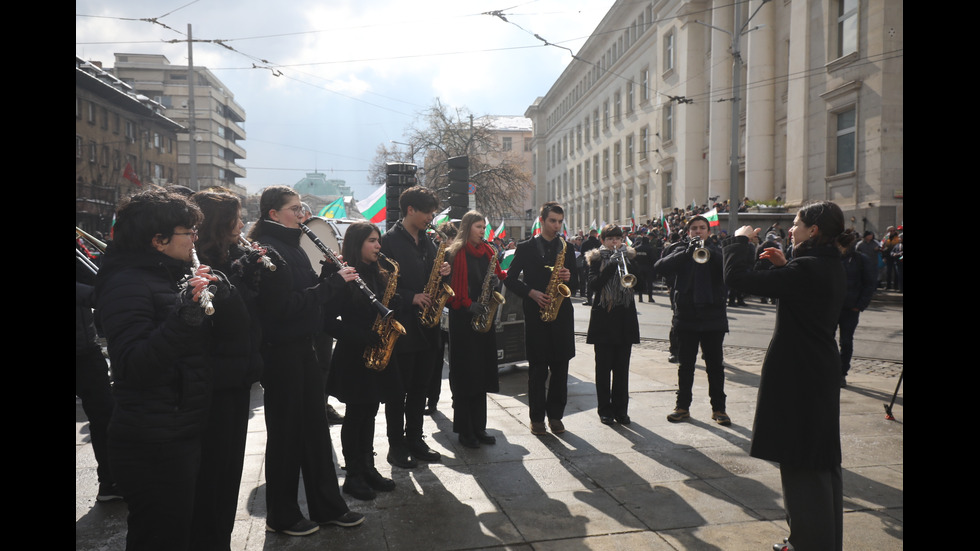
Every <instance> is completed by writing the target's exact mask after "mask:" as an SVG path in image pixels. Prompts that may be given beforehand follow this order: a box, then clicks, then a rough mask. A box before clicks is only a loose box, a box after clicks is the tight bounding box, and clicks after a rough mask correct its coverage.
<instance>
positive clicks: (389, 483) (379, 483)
mask: <svg viewBox="0 0 980 551" xmlns="http://www.w3.org/2000/svg"><path fill="white" fill-rule="evenodd" d="M364 481H365V482H367V485H368V486H370V487H371V489H372V490H374V491H376V492H391V491H394V489H395V481H394V480H392V479H390V478H385V477H384V476H382V474H381V473H379V472H378V469H377V468H375V466H374V450H370V451H368V453H366V454H365V455H364Z"/></svg>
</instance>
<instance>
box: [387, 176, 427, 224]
mask: <svg viewBox="0 0 980 551" xmlns="http://www.w3.org/2000/svg"><path fill="white" fill-rule="evenodd" d="M417 171H418V166H416V165H414V164H412V163H385V225H386V227H388V228H390V227H392V226H394V225H395V222H397V221H398V219H399V218H401V211H400V210H399V207H398V198H399V197H401V195H402V192H403V191H405V190H406V189H408V188H410V187H412V186H414V185H416V184H418V183H419V180H418V178H417V177H416V176H415V173H416V172H417Z"/></svg>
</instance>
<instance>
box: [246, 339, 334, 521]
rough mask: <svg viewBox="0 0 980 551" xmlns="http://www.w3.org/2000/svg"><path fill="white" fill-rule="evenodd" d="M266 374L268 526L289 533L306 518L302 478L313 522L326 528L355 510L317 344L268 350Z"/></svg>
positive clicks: (265, 353) (269, 347) (302, 342)
mask: <svg viewBox="0 0 980 551" xmlns="http://www.w3.org/2000/svg"><path fill="white" fill-rule="evenodd" d="M262 357H263V359H264V360H265V371H264V373H263V376H262V386H263V388H264V389H265V395H264V398H265V426H266V432H267V439H266V450H265V478H266V508H267V510H268V517H267V519H266V520H267V522H268V524H269V526H271V527H272V528H274V529H284V528H288V527H290V526H292V525H293V524H295V523H297V522H298V521H299V520H300V519H302V518H303V513H302V511H300V507H299V495H298V492H299V475H300V472H301V471H302V473H303V486H304V487H305V489H306V501H307V504H308V506H309V514H310V520H312V521H315V522H326V521H328V520H331V519H334V518H337V517H339V516H341V515H343V514H344V513H346V512H347V511H349V510H350V509H349V508H348V507H347V503H346V502H345V501H344V498H343V497H341V495H340V487H339V486H338V484H337V471H336V469H335V467H334V464H333V448H332V447H331V443H330V429H329V426H328V424H327V413H326V410H325V408H324V406H323V378H322V371H321V370H320V366H319V364H318V363H317V359H316V354H315V353H314V351H313V340H312V338H305V339H298V340H296V341H291V342H287V343H278V344H274V345H273V344H266V345H264V346H263V347H262Z"/></svg>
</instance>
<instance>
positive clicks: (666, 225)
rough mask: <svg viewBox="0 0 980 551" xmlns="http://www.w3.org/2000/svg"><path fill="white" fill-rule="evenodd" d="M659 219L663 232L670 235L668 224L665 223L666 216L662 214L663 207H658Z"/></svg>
mask: <svg viewBox="0 0 980 551" xmlns="http://www.w3.org/2000/svg"><path fill="white" fill-rule="evenodd" d="M660 221H661V222H663V224H664V234H665V235H670V224H668V223H667V217H666V216H664V209H660Z"/></svg>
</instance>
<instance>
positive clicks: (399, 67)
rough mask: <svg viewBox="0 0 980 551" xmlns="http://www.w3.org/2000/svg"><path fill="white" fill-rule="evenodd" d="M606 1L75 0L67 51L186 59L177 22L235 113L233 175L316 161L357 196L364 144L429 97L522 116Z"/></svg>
mask: <svg viewBox="0 0 980 551" xmlns="http://www.w3.org/2000/svg"><path fill="white" fill-rule="evenodd" d="M518 1H519V0H518ZM612 4H613V0H532V1H528V2H523V3H520V4H516V5H514V4H510V3H506V2H505V3H495V2H494V1H493V0H479V1H476V0H455V1H452V0H419V1H415V2H406V1H398V0H357V1H348V0H328V1H326V2H324V1H322V0H321V1H308V0H286V1H280V2H275V1H268V0H236V1H231V0H190V1H188V0H176V1H173V2H168V1H166V0H165V1H164V2H160V1H159V0H156V1H153V2H150V1H148V0H126V1H122V0H101V1H99V0H77V1H76V2H75V55H77V56H79V57H81V58H83V59H86V60H90V61H102V62H103V66H105V67H111V66H112V64H113V59H114V54H115V53H153V54H163V55H165V56H166V57H167V59H168V60H169V61H170V63H171V64H173V65H186V63H187V53H188V51H187V43H186V38H187V36H186V34H187V26H188V24H190V25H191V29H192V34H193V38H194V40H195V44H194V50H193V52H194V64H195V65H197V66H205V67H207V68H208V69H210V70H211V72H212V73H214V74H215V76H217V77H218V78H219V79H220V80H221V81H222V82H223V83H224V84H225V85H226V86H227V87H228V89H229V90H231V92H232V93H233V94H234V96H235V101H236V102H238V104H239V105H241V106H242V108H244V110H245V113H246V121H245V123H244V125H243V127H244V129H245V131H246V135H247V139H246V140H245V141H244V142H243V143H242V145H243V147H244V148H245V150H246V151H247V157H246V158H245V159H243V160H240V161H239V164H240V165H241V166H243V167H245V168H246V169H247V171H248V176H247V177H246V178H245V179H244V180H242V181H241V183H243V184H244V185H245V186H246V187H247V188H248V190H249V191H250V192H255V191H258V190H259V189H261V188H263V187H266V186H269V185H272V184H287V185H292V184H294V183H296V182H297V181H299V180H300V179H301V178H302V177H303V176H304V175H305V173H307V172H313V171H314V170H317V171H320V172H323V173H325V174H327V176H328V177H329V178H338V179H343V180H345V181H346V182H347V184H348V185H350V186H351V187H352V188H353V189H354V193H355V197H357V198H358V199H361V198H363V197H365V196H367V195H368V194H369V193H370V192H371V191H372V188H371V186H370V185H369V184H368V183H367V170H368V165H369V164H370V162H371V160H372V159H373V158H374V154H375V150H376V148H377V146H378V145H379V144H382V143H385V144H389V142H390V141H391V140H394V141H402V136H403V135H404V131H405V129H406V128H407V127H408V126H409V125H411V124H412V123H413V122H414V121H415V120H416V118H417V116H418V113H419V112H420V111H422V110H424V109H425V108H426V107H429V106H431V105H432V104H433V102H434V101H435V99H436V98H439V99H440V101H442V103H444V104H446V105H449V106H451V107H465V108H468V109H469V110H470V111H472V112H473V113H474V114H475V115H477V116H480V115H519V116H523V114H524V112H525V111H526V109H527V107H528V106H529V105H531V103H532V102H533V101H534V100H535V98H536V97H538V96H543V95H544V94H545V93H546V92H547V91H548V89H549V88H550V87H551V85H552V84H553V83H554V81H555V80H556V79H557V78H558V76H559V75H560V74H561V72H562V71H563V70H564V68H565V67H566V66H567V65H568V63H569V61H571V53H570V52H569V51H568V50H566V49H563V48H569V49H570V50H572V51H574V52H577V51H578V49H579V48H580V47H581V46H582V44H584V43H585V40H586V38H588V36H589V34H590V33H591V32H592V31H593V30H594V29H595V28H596V26H597V25H598V24H599V22H600V21H601V20H602V17H603V16H604V15H605V13H606V11H608V9H609V7H610V6H611V5H612ZM495 14H499V15H495ZM535 34H537V35H539V36H540V37H541V38H543V39H546V40H547V41H548V42H550V43H553V44H556V45H558V46H561V47H556V46H548V45H545V44H544V43H543V42H542V41H541V40H539V39H538V38H535V36H534V35H535ZM218 40H220V41H221V44H218V43H216V42H215V41H218ZM199 41H200V42H199ZM222 44H223V45H222ZM389 145H390V144H389Z"/></svg>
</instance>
